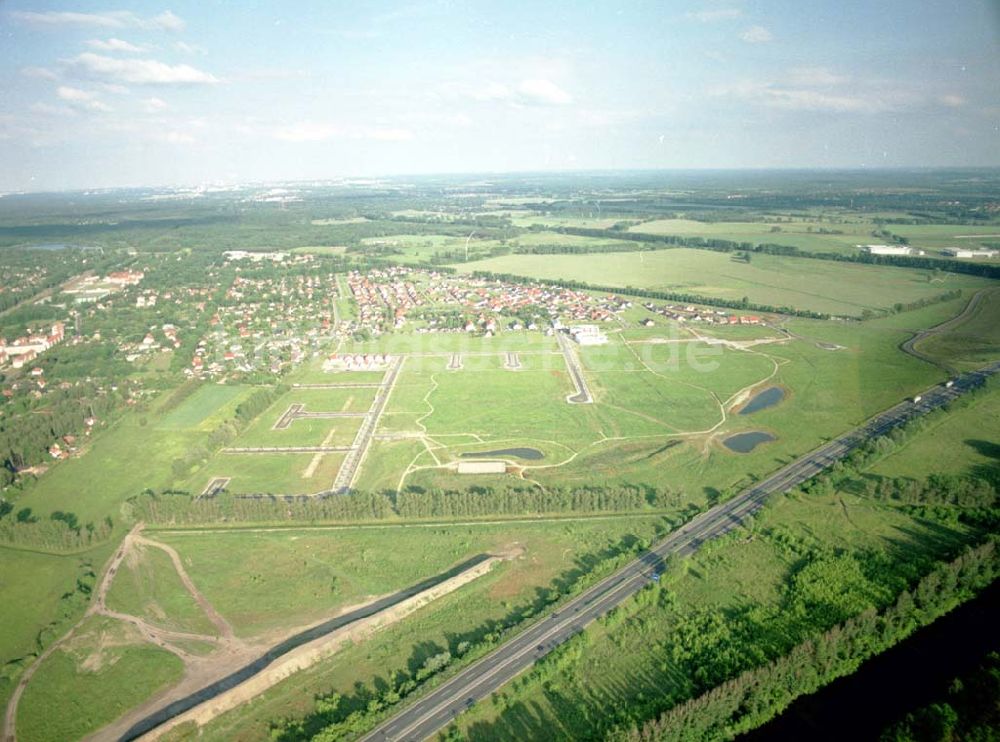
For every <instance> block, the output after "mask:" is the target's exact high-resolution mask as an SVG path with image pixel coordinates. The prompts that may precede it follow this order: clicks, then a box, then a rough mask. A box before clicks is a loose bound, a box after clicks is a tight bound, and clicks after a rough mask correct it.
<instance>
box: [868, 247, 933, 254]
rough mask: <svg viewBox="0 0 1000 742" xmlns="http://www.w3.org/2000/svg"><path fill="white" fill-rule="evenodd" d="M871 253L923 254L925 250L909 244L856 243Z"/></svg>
mask: <svg viewBox="0 0 1000 742" xmlns="http://www.w3.org/2000/svg"><path fill="white" fill-rule="evenodd" d="M856 247H860V248H861V251H862V252H866V253H868V254H869V255H923V254H924V251H923V250H917V249H916V248H913V247H910V246H908V245H856Z"/></svg>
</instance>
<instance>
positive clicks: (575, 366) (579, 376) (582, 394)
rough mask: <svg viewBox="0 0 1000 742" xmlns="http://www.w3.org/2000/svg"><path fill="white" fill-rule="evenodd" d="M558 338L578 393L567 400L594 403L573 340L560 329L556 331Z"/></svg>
mask: <svg viewBox="0 0 1000 742" xmlns="http://www.w3.org/2000/svg"><path fill="white" fill-rule="evenodd" d="M556 340H558V341H559V349H560V350H562V354H563V358H565V359H566V370H567V371H569V375H570V377H571V378H572V379H573V386H574V387H576V393H575V394H570V395H569V396H567V397H566V401H567V402H569V403H570V404H592V403H593V401H594V398H593V397H592V396H590V389H589V388H588V387H587V379H586V378H585V377H584V375H583V369H582V368H580V359H579V358H577V357H576V352H575V351H574V350H573V346H572V345H571V343H572V341H571V340H570V339H569V337H568V336H567V335H566V334H565V333H563V332H559V331H556Z"/></svg>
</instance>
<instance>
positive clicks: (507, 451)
mask: <svg viewBox="0 0 1000 742" xmlns="http://www.w3.org/2000/svg"><path fill="white" fill-rule="evenodd" d="M491 456H514V457H515V458H518V459H527V460H528V461H537V460H538V459H543V458H545V454H544V453H542V452H541V451H539V450H538V449H537V448H501V449H499V450H497V451H466V452H465V453H463V454H462V458H465V459H480V458H490V457H491Z"/></svg>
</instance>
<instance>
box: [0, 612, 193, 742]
mask: <svg viewBox="0 0 1000 742" xmlns="http://www.w3.org/2000/svg"><path fill="white" fill-rule="evenodd" d="M133 631H134V630H132V629H130V628H129V627H127V626H126V625H125V624H123V623H121V622H119V621H114V620H113V619H105V618H101V617H94V618H91V619H88V621H87V622H86V623H85V624H84V625H83V626H82V627H81V629H80V630H79V631H77V633H76V634H75V635H74V636H73V638H72V639H71V640H70V641H69V643H68V644H66V645H65V646H63V647H60V648H59V649H57V650H56V651H55V652H53V654H52V655H50V656H49V657H48V658H47V659H46V660H45V662H44V663H43V664H42V666H41V667H40V668H39V669H38V671H37V672H36V673H35V675H34V677H33V678H32V680H31V682H30V683H29V684H28V687H27V689H26V690H25V693H24V696H23V697H22V699H21V703H20V704H19V706H18V714H17V738H18V739H19V740H25V741H26V742H63V741H64V740H75V739H80V738H81V737H83V736H85V735H87V734H88V733H90V732H93V731H95V730H97V729H99V728H100V727H102V726H104V725H105V724H108V723H110V722H112V721H114V720H115V719H117V718H118V717H119V716H121V715H122V714H123V713H125V712H126V711H127V710H129V709H130V708H132V707H133V706H136V705H137V704H139V703H141V702H142V701H145V700H146V699H147V698H149V697H150V696H152V695H153V694H154V693H156V692H157V691H158V690H160V689H161V688H164V687H166V686H167V685H170V684H172V683H174V682H176V681H178V680H180V678H181V675H182V674H183V663H182V662H181V660H180V659H178V658H177V657H176V656H175V655H173V654H171V653H170V652H167V651H164V650H162V649H157V648H155V647H152V646H150V645H148V644H140V643H137V642H139V641H141V640H139V639H138V637H137V636H136V635H135V634H134V633H133Z"/></svg>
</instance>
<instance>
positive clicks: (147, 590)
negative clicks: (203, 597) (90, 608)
mask: <svg viewBox="0 0 1000 742" xmlns="http://www.w3.org/2000/svg"><path fill="white" fill-rule="evenodd" d="M107 606H108V608H110V609H111V610H113V611H118V612H119V613H128V614H130V615H133V616H138V617H139V618H142V619H145V620H146V621H147V622H149V623H151V624H153V625H154V626H160V627H162V628H165V629H173V630H176V631H186V632H191V633H197V634H214V633H215V627H214V626H213V625H212V623H211V621H209V620H208V618H207V617H206V616H205V614H204V612H203V611H202V610H201V608H200V607H199V606H198V604H197V603H196V602H195V601H194V598H192V597H191V594H190V593H189V592H188V591H187V590H186V589H185V587H184V584H183V583H182V582H181V579H180V577H178V575H177V570H176V569H174V565H173V563H172V562H171V561H170V556H169V555H168V554H167V553H166V552H165V551H163V550H162V549H157V548H155V547H153V546H148V545H146V544H142V543H138V544H135V545H133V547H132V551H131V552H130V553H129V555H128V556H127V557H126V558H125V560H124V561H123V562H122V565H121V567H120V568H119V569H118V572H117V574H116V575H115V579H114V581H113V582H112V583H111V589H110V590H109V591H108V595H107Z"/></svg>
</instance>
